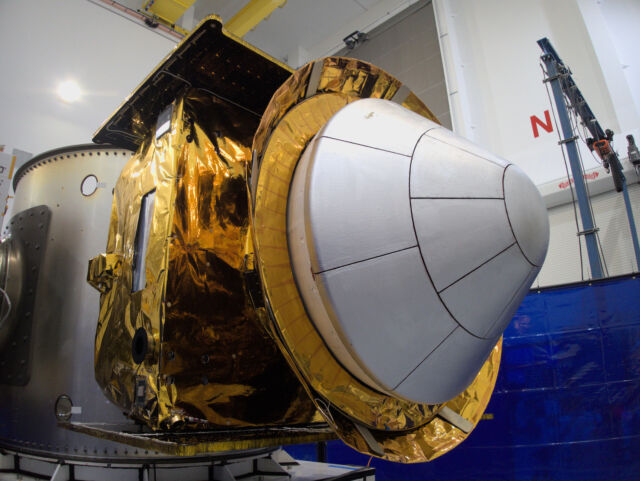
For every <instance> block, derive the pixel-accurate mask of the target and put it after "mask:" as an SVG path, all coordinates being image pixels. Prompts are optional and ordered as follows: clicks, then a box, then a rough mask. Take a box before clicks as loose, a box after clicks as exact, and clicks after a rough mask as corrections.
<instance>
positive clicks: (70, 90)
mask: <svg viewBox="0 0 640 481" xmlns="http://www.w3.org/2000/svg"><path fill="white" fill-rule="evenodd" d="M56 93H57V94H58V97H59V98H60V100H62V101H63V102H67V103H72V102H77V101H78V100H80V97H82V89H81V88H80V85H78V83H77V82H76V81H75V80H65V81H64V82H61V83H60V84H59V85H58V89H57V91H56Z"/></svg>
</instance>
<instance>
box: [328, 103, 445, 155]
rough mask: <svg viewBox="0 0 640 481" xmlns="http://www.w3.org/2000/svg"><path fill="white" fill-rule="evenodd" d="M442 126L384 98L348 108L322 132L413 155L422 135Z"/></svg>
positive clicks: (350, 105)
mask: <svg viewBox="0 0 640 481" xmlns="http://www.w3.org/2000/svg"><path fill="white" fill-rule="evenodd" d="M437 127H440V125H439V124H437V123H435V122H432V121H431V120H428V119H426V118H424V117H422V116H421V115H418V114H416V113H414V112H411V111H410V110H408V109H405V108H404V107H402V106H400V105H398V104H396V103H394V102H391V101H389V100H382V99H361V100H356V101H355V102H352V103H350V104H349V105H347V106H346V107H344V108H343V109H342V110H340V112H338V114H337V115H334V116H333V117H332V118H331V120H329V122H327V124H326V125H325V126H324V127H323V129H322V130H321V131H320V132H319V133H318V137H331V138H334V139H341V140H345V141H347V142H353V143H356V144H361V145H367V146H369V147H372V148H374V149H383V150H388V151H390V152H395V153H398V154H402V155H407V156H410V155H411V154H412V153H413V149H414V147H415V145H416V142H417V141H418V139H419V138H420V136H421V135H422V134H423V133H424V132H426V131H427V130H429V129H434V128H437Z"/></svg>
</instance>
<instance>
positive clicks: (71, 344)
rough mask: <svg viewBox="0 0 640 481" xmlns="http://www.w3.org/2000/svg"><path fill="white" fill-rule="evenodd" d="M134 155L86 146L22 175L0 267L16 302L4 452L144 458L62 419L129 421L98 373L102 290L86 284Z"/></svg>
mask: <svg viewBox="0 0 640 481" xmlns="http://www.w3.org/2000/svg"><path fill="white" fill-rule="evenodd" d="M130 156H131V152H130V151H129V150H126V149H120V148H112V147H101V146H96V145H78V146H73V147H66V148H62V149H57V150H54V151H50V152H46V153H43V154H41V155H38V156H36V157H34V158H33V159H32V160H31V161H30V162H28V163H27V164H25V165H24V166H23V167H22V168H21V169H20V170H19V171H18V172H17V173H16V176H15V179H14V189H15V200H14V204H13V213H14V214H13V216H12V218H11V219H10V221H9V223H8V226H9V237H8V238H7V239H5V241H4V242H3V243H2V246H3V248H2V253H3V255H2V256H1V257H2V259H3V260H2V261H0V283H3V284H4V286H2V287H3V290H4V291H5V292H6V294H7V296H8V297H9V299H10V304H11V305H10V306H8V303H7V301H6V297H4V296H3V297H4V299H3V307H2V309H0V311H1V314H0V315H1V316H2V319H4V318H6V319H4V322H2V323H0V447H3V448H5V449H8V450H11V451H16V452H21V453H24V452H26V453H32V454H38V455H42V456H45V457H48V456H50V455H54V456H55V457H56V458H63V459H74V458H78V459H90V460H92V461H100V460H102V459H109V460H113V459H114V458H116V459H122V460H123V461H124V460H125V457H126V458H127V459H128V460H130V461H133V460H134V459H133V458H136V457H138V458H140V457H144V451H142V452H140V453H138V452H137V450H136V449H134V448H131V447H126V446H123V445H120V444H117V443H113V442H110V441H106V440H102V439H98V438H94V437H91V436H87V435H83V434H79V433H75V432H71V431H68V430H66V429H62V428H60V427H58V426H57V419H56V409H57V411H58V416H59V417H60V420H64V419H66V418H68V417H69V416H70V419H71V420H72V421H84V422H121V421H122V413H121V411H120V410H119V409H118V408H117V407H116V406H114V405H113V404H111V403H110V402H109V401H108V400H107V399H106V398H105V396H104V394H103V393H102V392H101V390H100V388H99V386H98V384H97V383H96V382H95V379H94V375H93V346H94V337H95V323H96V319H97V318H98V293H97V292H96V291H95V290H94V289H92V288H91V286H89V285H88V284H87V282H86V273H87V261H86V259H88V258H90V257H92V256H94V255H95V253H96V252H99V251H101V250H102V249H104V244H105V239H106V237H107V231H108V228H109V223H108V219H109V214H110V210H111V201H112V189H113V187H114V185H115V182H116V179H117V178H118V175H119V174H120V171H121V169H122V166H123V165H124V164H125V162H126V161H127V160H128V159H129V158H130ZM20 276H21V277H22V279H20ZM7 307H10V312H9V313H8V314H7V311H9V309H7ZM151 454H153V453H151ZM151 454H149V455H151Z"/></svg>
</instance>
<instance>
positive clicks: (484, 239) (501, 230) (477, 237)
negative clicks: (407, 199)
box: [411, 199, 515, 291]
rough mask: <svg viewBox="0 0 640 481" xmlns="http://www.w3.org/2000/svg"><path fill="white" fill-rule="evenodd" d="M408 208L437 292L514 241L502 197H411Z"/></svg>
mask: <svg viewBox="0 0 640 481" xmlns="http://www.w3.org/2000/svg"><path fill="white" fill-rule="evenodd" d="M411 208H412V211H413V222H414V224H415V228H416V233H417V235H418V243H419V245H420V250H421V252H422V256H423V258H424V261H425V263H426V265H427V269H428V270H429V274H430V275H431V279H432V280H433V283H434V284H435V286H436V289H437V290H438V291H441V290H442V289H445V288H446V287H447V286H449V285H451V284H452V283H453V282H455V281H457V280H458V279H460V278H461V277H462V276H464V275H465V274H467V273H468V272H469V271H471V270H472V269H475V268H477V267H478V266H479V265H481V264H482V263H484V262H486V261H487V260H489V259H491V258H492V257H493V256H495V255H496V254H498V253H499V252H500V251H502V250H504V249H505V248H507V247H508V246H509V245H511V244H513V243H514V242H515V239H514V237H513V234H512V233H511V229H510V227H509V220H508V219H507V214H506V211H505V208H504V201H503V200H502V199H412V200H411Z"/></svg>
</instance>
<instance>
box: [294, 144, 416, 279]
mask: <svg viewBox="0 0 640 481" xmlns="http://www.w3.org/2000/svg"><path fill="white" fill-rule="evenodd" d="M311 162H312V165H311V167H310V168H309V173H308V180H307V189H308V193H307V200H306V208H305V216H306V217H307V218H306V223H307V226H308V228H309V229H311V233H312V239H313V250H314V253H315V256H312V266H313V271H314V272H322V271H325V270H327V269H335V268H336V267H340V266H343V265H346V264H351V263H353V262H359V261H362V260H364V259H368V258H371V257H375V256H379V255H383V254H388V253H389V252H394V251H397V250H400V249H406V248H407V247H411V246H414V245H416V243H417V242H416V238H415V234H414V232H413V225H412V223H411V210H410V207H409V158H408V157H405V156H402V155H397V154H393V153H390V152H386V151H382V150H378V149H372V148H369V147H364V146H362V145H356V144H352V143H349V142H343V141H340V140H334V139H327V138H319V139H317V140H316V142H315V146H314V152H313V155H312V160H311Z"/></svg>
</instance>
